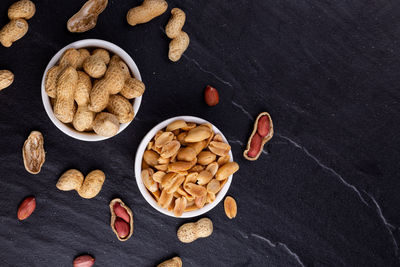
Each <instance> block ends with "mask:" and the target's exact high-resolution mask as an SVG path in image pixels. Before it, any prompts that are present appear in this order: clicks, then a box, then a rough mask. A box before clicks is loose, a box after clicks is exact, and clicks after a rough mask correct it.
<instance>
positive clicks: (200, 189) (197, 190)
mask: <svg viewBox="0 0 400 267" xmlns="http://www.w3.org/2000/svg"><path fill="white" fill-rule="evenodd" d="M183 188H184V189H185V190H186V192H188V193H189V194H191V195H192V196H194V197H202V196H205V195H206V194H207V189H206V188H205V187H204V186H201V185H197V184H194V183H187V184H186V185H184V186H183Z"/></svg>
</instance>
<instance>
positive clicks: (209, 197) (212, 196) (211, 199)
mask: <svg viewBox="0 0 400 267" xmlns="http://www.w3.org/2000/svg"><path fill="white" fill-rule="evenodd" d="M214 200H215V194H213V193H211V192H208V193H207V200H206V203H207V204H210V203H212V202H214Z"/></svg>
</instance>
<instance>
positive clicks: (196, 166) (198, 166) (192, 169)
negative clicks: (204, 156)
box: [189, 165, 204, 172]
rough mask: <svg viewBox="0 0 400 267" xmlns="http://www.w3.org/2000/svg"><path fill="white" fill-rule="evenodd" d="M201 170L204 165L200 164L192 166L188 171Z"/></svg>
mask: <svg viewBox="0 0 400 267" xmlns="http://www.w3.org/2000/svg"><path fill="white" fill-rule="evenodd" d="M202 170H204V167H203V166H201V165H195V166H193V167H192V168H191V169H190V170H189V171H190V172H201V171H202Z"/></svg>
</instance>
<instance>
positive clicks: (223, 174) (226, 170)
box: [215, 162, 239, 181]
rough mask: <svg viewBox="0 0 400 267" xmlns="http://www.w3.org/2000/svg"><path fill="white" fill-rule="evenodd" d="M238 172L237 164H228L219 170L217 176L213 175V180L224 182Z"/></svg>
mask: <svg viewBox="0 0 400 267" xmlns="http://www.w3.org/2000/svg"><path fill="white" fill-rule="evenodd" d="M238 170H239V164H237V163H236V162H228V163H226V164H225V165H223V166H222V167H220V168H219V170H218V171H217V174H216V175H215V178H217V180H219V181H221V180H224V179H226V178H228V177H229V176H231V175H232V174H234V173H235V172H237V171H238Z"/></svg>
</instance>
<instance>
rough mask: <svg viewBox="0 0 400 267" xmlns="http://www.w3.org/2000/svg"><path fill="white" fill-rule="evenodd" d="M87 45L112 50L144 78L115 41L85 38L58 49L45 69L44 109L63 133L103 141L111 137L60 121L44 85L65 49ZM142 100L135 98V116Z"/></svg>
mask: <svg viewBox="0 0 400 267" xmlns="http://www.w3.org/2000/svg"><path fill="white" fill-rule="evenodd" d="M86 47H88V48H104V49H106V50H108V51H110V52H111V53H114V54H117V55H118V56H119V57H120V58H121V59H122V60H123V61H124V62H125V63H126V65H128V67H129V69H130V71H131V73H132V74H133V75H134V76H135V78H136V79H138V80H142V78H141V76H140V72H139V69H138V67H137V66H136V64H135V62H134V61H133V59H132V58H131V57H130V56H129V55H128V53H126V52H125V51H124V50H123V49H122V48H120V47H119V46H116V45H115V44H113V43H110V42H107V41H103V40H98V39H85V40H81V41H77V42H74V43H71V44H69V45H67V46H66V47H64V48H63V49H61V50H60V51H58V52H57V54H55V55H54V57H53V58H52V59H51V60H50V62H49V64H48V65H47V67H46V70H45V71H44V74H43V78H42V101H43V106H44V109H45V110H46V113H47V115H48V116H49V118H50V120H51V121H52V122H53V123H54V125H55V126H56V127H57V128H58V129H60V130H61V131H62V132H63V133H65V134H66V135H69V136H71V137H73V138H75V139H79V140H83V141H101V140H105V139H108V138H110V137H105V136H101V135H97V134H96V133H94V132H79V131H77V130H75V129H74V128H73V127H71V126H69V125H67V124H64V123H62V122H61V121H59V120H58V119H57V118H56V116H54V113H53V108H52V107H51V104H50V99H49V97H48V96H47V94H46V90H45V87H44V82H45V78H46V73H47V71H48V70H49V69H50V68H51V67H53V66H54V65H56V64H57V63H58V61H59V59H60V57H61V56H62V54H63V53H64V52H65V50H67V49H69V48H76V49H79V48H86ZM141 102H142V97H141V96H140V97H137V98H135V101H134V102H133V110H134V112H135V116H136V115H137V114H138V111H139V107H140V103H141ZM130 123H131V122H128V123H122V124H120V127H119V131H118V133H117V134H119V133H120V132H122V131H123V130H125V128H126V127H128V125H129V124H130Z"/></svg>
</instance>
